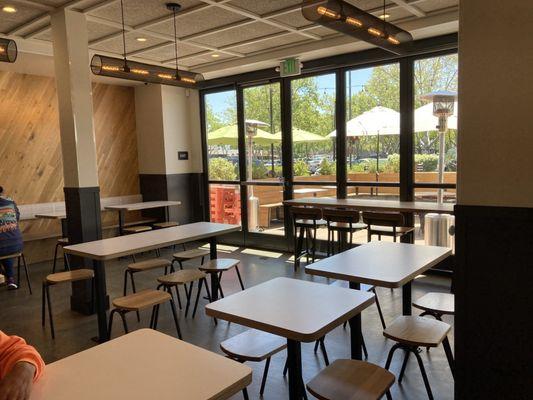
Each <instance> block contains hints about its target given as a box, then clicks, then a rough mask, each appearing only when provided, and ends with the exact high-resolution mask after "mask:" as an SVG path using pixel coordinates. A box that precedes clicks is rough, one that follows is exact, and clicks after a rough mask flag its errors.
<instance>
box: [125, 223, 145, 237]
mask: <svg viewBox="0 0 533 400" xmlns="http://www.w3.org/2000/svg"><path fill="white" fill-rule="evenodd" d="M151 230H152V227H151V226H148V225H137V226H128V227H126V228H124V229H123V230H122V232H124V234H126V235H131V234H132V233H141V232H147V231H151Z"/></svg>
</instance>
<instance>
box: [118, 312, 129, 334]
mask: <svg viewBox="0 0 533 400" xmlns="http://www.w3.org/2000/svg"><path fill="white" fill-rule="evenodd" d="M118 313H119V315H120V318H121V319H122V326H123V327H124V332H125V333H126V334H127V333H129V332H130V331H129V329H128V323H127V322H126V313H125V312H124V311H119V312H118Z"/></svg>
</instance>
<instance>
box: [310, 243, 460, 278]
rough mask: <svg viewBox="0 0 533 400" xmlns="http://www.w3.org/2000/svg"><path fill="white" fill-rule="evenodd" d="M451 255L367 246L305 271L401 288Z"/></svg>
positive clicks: (399, 245) (430, 249)
mask: <svg viewBox="0 0 533 400" xmlns="http://www.w3.org/2000/svg"><path fill="white" fill-rule="evenodd" d="M451 254H452V250H451V249H449V248H447V247H437V246H423V245H417V244H409V243H392V242H370V243H367V244H363V245H361V246H359V247H356V248H353V249H350V250H347V251H344V252H342V253H339V254H336V255H334V256H332V257H328V258H325V259H323V260H320V261H318V262H316V263H314V264H310V265H308V266H306V267H305V272H307V273H308V274H312V275H319V276H324V277H327V278H333V279H340V280H345V281H350V282H357V283H366V284H369V285H376V286H383V287H388V288H397V287H401V286H403V285H404V284H406V283H407V282H410V281H412V280H413V279H414V278H415V277H416V276H417V275H420V274H421V273H423V272H425V271H427V270H428V269H430V268H431V267H433V266H435V265H437V264H438V263H439V262H441V261H442V260H444V259H445V258H447V257H448V256H450V255H451Z"/></svg>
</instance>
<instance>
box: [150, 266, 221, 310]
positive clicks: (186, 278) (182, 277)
mask: <svg viewBox="0 0 533 400" xmlns="http://www.w3.org/2000/svg"><path fill="white" fill-rule="evenodd" d="M206 277H207V275H206V274H205V273H203V272H202V271H200V270H199V269H187V270H183V271H181V270H180V271H177V272H173V273H171V274H169V275H163V276H160V277H159V278H157V281H158V282H159V283H160V285H159V286H158V287H157V289H159V288H161V287H164V288H165V291H167V292H168V293H170V294H172V292H171V289H172V288H173V287H174V288H176V294H177V297H178V304H179V306H180V308H181V299H180V292H179V290H178V288H179V286H180V285H183V287H184V288H185V295H186V296H187V304H186V306H185V316H187V314H188V313H189V306H190V304H191V295H192V289H193V285H194V282H198V291H197V294H196V300H195V302H194V309H193V311H192V317H193V318H194V316H195V315H196V308H197V307H198V300H199V299H200V292H201V291H202V285H203V284H205V290H206V292H207V298H208V299H209V301H211V293H209V288H208V287H207V281H206V279H205V278H206ZM187 284H190V285H189V288H187Z"/></svg>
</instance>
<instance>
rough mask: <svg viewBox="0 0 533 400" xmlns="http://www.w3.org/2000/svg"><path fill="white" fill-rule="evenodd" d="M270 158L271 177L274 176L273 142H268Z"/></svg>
mask: <svg viewBox="0 0 533 400" xmlns="http://www.w3.org/2000/svg"><path fill="white" fill-rule="evenodd" d="M270 160H271V161H272V177H274V176H275V171H274V143H270Z"/></svg>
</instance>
